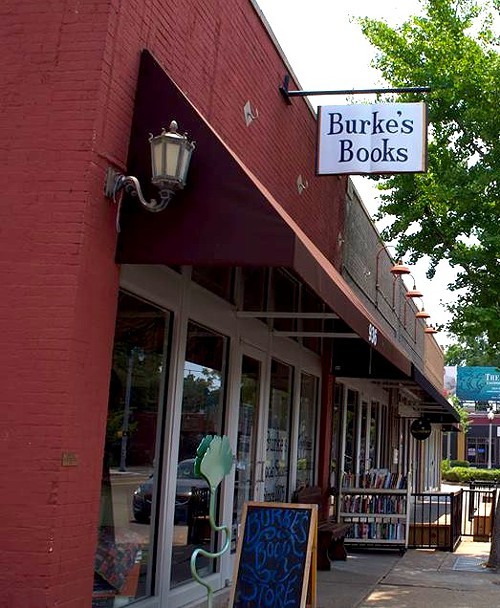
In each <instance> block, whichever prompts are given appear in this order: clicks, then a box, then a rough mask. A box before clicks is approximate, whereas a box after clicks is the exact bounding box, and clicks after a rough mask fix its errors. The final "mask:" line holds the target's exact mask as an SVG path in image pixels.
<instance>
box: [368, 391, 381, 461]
mask: <svg viewBox="0 0 500 608" xmlns="http://www.w3.org/2000/svg"><path fill="white" fill-rule="evenodd" d="M378 411H379V404H378V403H377V402H376V401H372V407H371V410H370V430H369V436H368V437H369V442H370V445H369V450H368V458H369V460H368V468H369V469H374V468H377V460H376V458H377V414H378Z"/></svg>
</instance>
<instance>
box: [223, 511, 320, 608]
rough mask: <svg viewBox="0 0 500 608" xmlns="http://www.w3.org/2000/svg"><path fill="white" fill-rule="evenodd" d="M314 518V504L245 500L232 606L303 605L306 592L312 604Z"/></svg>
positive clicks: (296, 607) (278, 607) (299, 607)
mask: <svg viewBox="0 0 500 608" xmlns="http://www.w3.org/2000/svg"><path fill="white" fill-rule="evenodd" d="M317 517H318V515H317V505H305V504H304V505H303V504H288V503H268V502H267V503H266V502H248V503H245V506H244V508H243V517H242V532H241V534H240V538H239V540H238V551H237V555H236V564H235V575H234V584H233V588H232V592H231V603H230V606H232V607H233V608H303V607H305V606H306V602H307V598H308V591H309V601H310V602H311V604H312V605H314V604H315V600H316V589H315V586H316V559H315V557H316V553H315V551H316V528H317ZM308 587H309V588H308Z"/></svg>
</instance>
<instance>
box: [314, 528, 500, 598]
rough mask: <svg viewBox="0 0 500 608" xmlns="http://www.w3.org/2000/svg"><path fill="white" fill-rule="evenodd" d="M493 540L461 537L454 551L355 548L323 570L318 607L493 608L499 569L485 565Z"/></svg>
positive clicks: (499, 582) (499, 584) (499, 585)
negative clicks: (482, 541)
mask: <svg viewBox="0 0 500 608" xmlns="http://www.w3.org/2000/svg"><path fill="white" fill-rule="evenodd" d="M489 551H490V544H489V543H477V542H472V541H467V540H465V541H464V540H462V543H461V544H460V545H459V547H458V549H457V551H455V553H447V552H442V551H435V550H432V549H419V550H416V549H409V550H408V551H407V552H406V553H405V554H404V555H403V556H400V555H399V554H398V553H389V552H386V553H382V552H376V551H365V552H350V553H349V557H348V559H347V561H346V562H333V565H332V566H333V567H332V570H331V571H330V572H319V573H318V608H422V607H424V606H425V607H427V606H432V605H435V606H439V608H447V607H449V608H483V607H484V608H491V607H492V606H499V605H500V572H499V573H496V572H494V571H491V570H488V569H487V568H485V567H484V563H485V562H486V561H487V559H488V556H489Z"/></svg>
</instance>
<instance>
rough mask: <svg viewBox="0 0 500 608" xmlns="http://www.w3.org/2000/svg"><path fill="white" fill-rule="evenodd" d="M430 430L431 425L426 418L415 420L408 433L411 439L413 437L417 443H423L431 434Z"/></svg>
mask: <svg viewBox="0 0 500 608" xmlns="http://www.w3.org/2000/svg"><path fill="white" fill-rule="evenodd" d="M431 431H432V428H431V423H430V422H429V421H428V420H427V418H417V420H414V421H413V422H412V423H411V426H410V433H411V434H412V437H415V439H417V440H418V441H424V439H427V438H428V437H429V435H430V434H431Z"/></svg>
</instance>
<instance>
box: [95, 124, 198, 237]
mask: <svg viewBox="0 0 500 608" xmlns="http://www.w3.org/2000/svg"><path fill="white" fill-rule="evenodd" d="M149 143H150V146H151V182H152V183H153V184H154V185H155V186H156V187H157V188H158V190H159V194H160V200H156V199H151V200H150V201H147V200H146V199H145V198H144V196H143V194H142V190H141V185H140V184H139V180H138V179H137V178H136V177H134V176H133V175H124V174H123V173H119V172H117V171H115V170H114V169H112V168H111V167H109V168H108V170H107V172H106V183H105V187H104V193H105V196H106V197H108V198H112V199H113V200H114V201H115V202H117V195H118V194H119V193H122V191H123V189H125V190H127V191H128V192H130V193H131V194H132V195H135V196H137V198H138V199H139V202H140V203H141V205H142V206H143V207H144V208H145V209H147V210H148V211H152V212H153V213H156V212H158V211H163V210H164V209H165V208H166V207H167V205H168V204H169V202H170V200H171V199H172V197H173V195H174V194H175V192H176V191H177V190H181V189H182V188H184V186H185V185H186V177H187V172H188V169H189V163H190V161H191V154H192V152H193V150H194V148H195V144H194V142H192V141H189V140H188V138H187V135H186V134H184V135H181V134H180V133H178V132H177V123H176V122H175V120H173V121H172V122H171V123H170V128H169V130H168V131H165V129H163V130H162V132H161V133H160V135H156V136H154V135H151V136H150V138H149ZM120 204H121V199H120V200H119V201H118V205H119V207H118V214H117V218H116V227H117V230H118V231H119V230H120V225H119V216H120Z"/></svg>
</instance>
